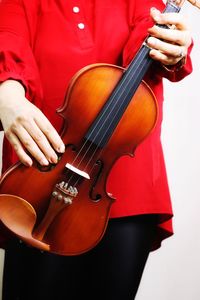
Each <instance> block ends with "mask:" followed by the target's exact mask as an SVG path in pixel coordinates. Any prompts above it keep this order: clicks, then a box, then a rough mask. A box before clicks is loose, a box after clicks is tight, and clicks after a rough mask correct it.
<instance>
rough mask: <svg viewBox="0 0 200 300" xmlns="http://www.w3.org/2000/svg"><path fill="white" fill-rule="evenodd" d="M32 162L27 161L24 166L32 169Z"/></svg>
mask: <svg viewBox="0 0 200 300" xmlns="http://www.w3.org/2000/svg"><path fill="white" fill-rule="evenodd" d="M32 163H33V162H32V160H27V161H25V162H24V165H25V166H26V167H31V166H32Z"/></svg>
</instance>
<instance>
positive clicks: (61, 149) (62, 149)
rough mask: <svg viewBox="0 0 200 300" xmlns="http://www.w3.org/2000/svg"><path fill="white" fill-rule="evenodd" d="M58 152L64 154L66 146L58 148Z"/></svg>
mask: <svg viewBox="0 0 200 300" xmlns="http://www.w3.org/2000/svg"><path fill="white" fill-rule="evenodd" d="M57 151H58V152H60V153H64V152H65V145H64V144H62V145H61V146H60V147H58V149H57Z"/></svg>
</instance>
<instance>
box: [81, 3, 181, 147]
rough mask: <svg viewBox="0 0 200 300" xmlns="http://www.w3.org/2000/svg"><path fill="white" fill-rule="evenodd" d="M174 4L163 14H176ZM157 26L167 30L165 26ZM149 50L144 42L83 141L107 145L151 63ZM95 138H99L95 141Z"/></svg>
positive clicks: (168, 5) (167, 7)
mask: <svg viewBox="0 0 200 300" xmlns="http://www.w3.org/2000/svg"><path fill="white" fill-rule="evenodd" d="M174 2H175V1H168V2H167V5H166V7H165V10H164V12H166V13H169V12H176V13H178V12H179V11H180V7H179V6H176V5H175V3H174ZM157 26H160V27H163V28H167V27H166V25H157ZM147 38H148V37H147ZM147 38H146V39H147ZM150 50H151V49H150V48H149V47H148V46H147V44H146V40H145V41H144V43H143V45H142V47H141V48H140V50H139V51H138V53H137V54H136V56H135V57H134V59H133V60H132V61H131V63H130V64H129V66H128V67H127V69H126V70H125V71H124V73H123V75H122V77H121V79H120V81H119V82H118V84H117V86H116V87H115V89H114V91H113V92H112V94H111V96H110V97H109V99H108V101H107V102H106V104H105V105H104V107H103V108H102V110H101V112H100V114H99V115H98V117H97V118H96V120H95V121H94V123H93V124H92V126H91V127H90V128H89V131H88V132H87V133H86V135H85V139H86V140H88V141H90V142H91V143H94V144H96V145H98V147H99V148H103V147H104V146H106V144H107V143H108V141H109V139H110V137H111V135H112V134H113V132H114V130H115V128H116V127H117V124H118V123H119V121H120V119H121V118H122V116H123V114H124V112H125V110H126V108H127V107H128V105H129V103H130V101H131V99H132V97H133V96H134V94H135V92H136V90H137V88H138V86H139V85H140V83H141V81H142V79H143V78H144V75H145V74H146V72H147V70H148V69H149V67H150V66H151V64H152V63H153V59H152V58H151V57H150V56H149V52H150ZM110 108H112V110H111V109H110ZM97 136H99V137H100V138H99V139H97V138H96V137H97Z"/></svg>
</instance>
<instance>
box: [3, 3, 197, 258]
mask: <svg viewBox="0 0 200 300" xmlns="http://www.w3.org/2000/svg"><path fill="white" fill-rule="evenodd" d="M191 1H192V0H191ZM182 2H183V1H168V2H167V5H166V8H165V12H179V10H180V4H181V3H182ZM193 4H194V3H193ZM149 51H150V49H149V47H148V46H147V44H146V43H145V42H144V43H143V45H142V46H141V48H140V50H139V51H138V53H137V54H136V56H135V58H134V59H133V60H132V61H131V63H130V64H129V66H128V67H127V69H124V68H121V67H118V66H115V65H110V64H103V63H101V64H92V65H89V66H87V67H85V68H83V69H81V70H80V71H79V72H78V73H77V74H76V75H75V76H74V77H73V79H72V80H71V83H70V85H69V87H68V90H67V93H66V97H65V99H64V104H63V106H62V107H61V108H60V109H58V113H59V114H60V115H61V116H62V117H63V118H64V120H65V126H64V128H63V130H62V132H61V137H62V140H63V141H64V143H65V145H66V148H65V153H64V154H62V155H61V154H59V161H58V163H57V164H50V165H49V166H47V167H46V166H45V167H43V166H40V165H39V164H38V163H37V162H36V161H34V163H33V165H32V166H31V167H26V166H24V165H23V164H22V163H17V164H15V165H14V166H12V167H11V168H10V169H9V170H8V171H7V172H5V173H4V174H3V176H2V178H1V181H0V194H1V195H0V220H1V221H2V222H3V224H4V225H5V226H6V227H7V228H8V229H9V230H10V231H11V232H13V233H14V234H15V235H16V236H17V237H19V238H20V239H21V240H23V241H24V242H25V243H27V244H28V245H30V246H33V247H36V248H38V249H41V250H45V251H48V252H51V253H56V254H60V255H77V254H81V253H84V252H86V251H88V250H90V249H91V248H93V247H94V246H95V245H97V243H98V242H99V241H100V240H101V239H102V237H103V235H104V232H105V230H106V227H107V223H108V219H109V212H110V209H111V206H112V203H113V202H114V201H115V198H114V197H113V196H112V195H111V194H110V193H108V192H107V191H106V182H107V178H108V175H109V173H110V170H111V168H112V166H113V165H114V163H115V162H116V160H117V159H118V158H119V157H121V156H123V155H130V156H133V155H134V151H135V149H136V147H137V146H138V145H139V144H140V143H141V142H142V141H143V140H144V139H145V138H146V137H147V136H148V135H149V134H150V132H151V131H152V130H153V128H154V127H155V124H156V120H157V116H158V106H157V102H156V98H155V96H154V94H153V92H152V90H151V88H150V87H149V86H148V85H147V84H146V83H145V82H144V81H143V77H144V75H145V74H146V72H147V70H148V69H149V67H150V66H151V65H152V63H153V60H152V59H151V58H150V56H149Z"/></svg>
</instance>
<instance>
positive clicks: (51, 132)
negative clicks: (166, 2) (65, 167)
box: [0, 80, 65, 166]
mask: <svg viewBox="0 0 200 300" xmlns="http://www.w3.org/2000/svg"><path fill="white" fill-rule="evenodd" d="M0 119H1V122H2V126H3V129H4V132H5V136H6V137H7V139H8V140H9V142H10V143H11V145H12V146H13V148H14V150H15V152H16V153H17V155H18V157H19V159H20V161H21V162H22V163H23V164H24V165H27V166H31V165H32V159H31V157H30V156H29V154H28V153H30V154H31V156H32V157H34V158H35V159H36V160H37V161H38V162H39V163H40V164H41V165H48V164H49V162H50V163H56V162H57V159H58V158H57V154H56V151H57V152H64V149H65V147H64V144H63V142H62V140H61V138H60V136H59V135H58V133H57V131H56V130H55V129H54V127H53V126H52V125H51V123H50V122H49V121H48V119H47V118H46V117H45V116H44V114H43V113H42V112H41V111H40V110H39V109H38V108H37V107H36V106H35V105H33V104H32V103H31V102H30V101H28V100H27V99H26V98H25V91H24V88H23V86H22V85H21V84H20V83H19V82H17V81H15V80H7V81H5V82H3V83H2V84H0ZM27 151H28V153H27Z"/></svg>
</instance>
